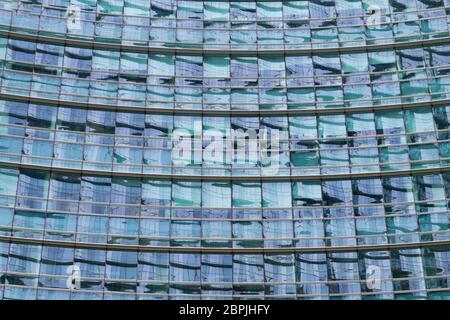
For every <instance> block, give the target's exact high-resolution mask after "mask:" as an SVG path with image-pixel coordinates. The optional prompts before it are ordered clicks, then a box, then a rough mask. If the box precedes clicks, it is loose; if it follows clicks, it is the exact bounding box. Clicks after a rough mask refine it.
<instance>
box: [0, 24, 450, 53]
mask: <svg viewBox="0 0 450 320" xmlns="http://www.w3.org/2000/svg"><path fill="white" fill-rule="evenodd" d="M0 35H1V36H7V37H9V38H12V39H17V40H34V41H39V42H45V43H50V44H63V45H69V46H75V47H84V48H86V47H87V48H98V49H113V50H117V51H132V52H159V53H181V54H191V55H196V54H201V55H208V54H222V55H223V54H239V55H250V56H251V55H280V54H283V55H284V54H313V53H318V54H320V53H333V52H355V51H356V52H358V51H378V50H383V49H404V48H410V47H415V46H426V45H433V44H448V43H449V42H450V36H446V37H442V38H435V39H426V40H423V39H422V40H415V41H404V42H394V43H386V44H375V45H374V44H370V45H365V46H354V47H329V48H307V49H277V50H268V49H260V50H248V49H244V50H233V49H228V50H226V49H220V50H217V49H192V48H180V47H173V48H167V47H157V46H133V45H123V44H113V43H105V42H96V41H84V40H75V39H67V38H57V37H49V36H43V35H39V34H27V33H21V32H14V31H9V30H0ZM378 40H380V41H382V40H383V39H378ZM325 44H326V43H325Z"/></svg>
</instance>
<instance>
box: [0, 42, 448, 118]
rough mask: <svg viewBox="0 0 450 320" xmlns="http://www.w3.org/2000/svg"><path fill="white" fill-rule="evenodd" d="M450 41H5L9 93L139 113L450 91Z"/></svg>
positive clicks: (397, 99) (343, 103)
mask: <svg viewBox="0 0 450 320" xmlns="http://www.w3.org/2000/svg"><path fill="white" fill-rule="evenodd" d="M449 52H450V45H448V44H440V45H434V46H416V47H414V48H405V49H396V50H392V49H391V50H380V51H374V52H351V53H341V54H338V53H322V54H313V55H311V54H303V55H300V54H298V55H292V54H290V55H284V54H274V55H260V56H257V55H254V56H245V55H230V54H228V55H224V54H222V55H217V54H216V55H204V56H200V55H183V54H181V53H178V54H173V53H147V52H131V51H117V50H115V51H114V50H102V49H91V48H77V47H72V46H63V45H57V44H46V43H36V42H30V41H24V40H17V39H7V38H1V37H0V67H2V69H0V78H1V79H0V80H1V82H0V92H1V93H5V94H15V95H21V96H31V97H41V98H49V99H60V100H68V101H77V102H89V103H95V104H104V105H121V106H124V107H130V108H134V109H142V108H145V107H148V108H157V109H168V110H171V109H188V110H311V109H327V108H355V107H369V106H380V105H386V104H389V105H391V104H401V103H414V102H426V101H436V100H442V99H448V98H449V95H450V89H449V86H450V76H449V70H450V67H449V66H450V54H449Z"/></svg>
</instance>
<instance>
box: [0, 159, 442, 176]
mask: <svg viewBox="0 0 450 320" xmlns="http://www.w3.org/2000/svg"><path fill="white" fill-rule="evenodd" d="M0 166H4V167H10V168H17V169H29V170H44V171H46V172H59V173H73V174H86V175H91V176H119V177H145V178H149V179H155V180H184V181H307V180H327V181H328V180H343V179H366V178H382V177H392V176H406V175H418V174H422V175H423V174H436V173H445V172H450V166H446V167H438V168H427V169H409V170H397V171H383V172H367V173H339V174H322V175H321V174H317V175H307V176H300V175H266V176H265V175H258V176H250V175H248V176H245V175H244V176H238V175H235V176H225V175H221V176H215V175H194V174H155V173H137V172H116V171H107V172H102V171H98V170H89V169H72V168H62V167H48V166H40V165H34V164H24V163H15V162H6V161H0ZM193 169H195V168H193Z"/></svg>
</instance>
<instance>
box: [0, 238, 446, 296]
mask: <svg viewBox="0 0 450 320" xmlns="http://www.w3.org/2000/svg"><path fill="white" fill-rule="evenodd" d="M449 255H450V248H449V247H442V248H435V249H431V248H423V249H419V248H411V249H402V250H391V251H368V252H347V253H295V254H294V253H290V254H206V253H202V254H200V253H158V252H156V253H150V252H138V251H132V250H128V251H126V250H118V251H113V250H99V249H73V248H64V247H57V246H47V245H24V244H18V243H11V244H9V243H7V242H3V241H0V279H2V280H4V281H5V283H6V284H7V285H1V284H0V298H1V297H2V296H3V298H4V299H55V298H56V299H168V298H169V299H192V298H197V299H199V298H201V299H263V298H265V299H437V300H447V299H449V283H448V273H449V271H450V265H449V258H450V257H449ZM74 263H75V264H76V265H78V266H79V267H80V273H81V289H80V290H76V291H69V290H67V288H66V286H65V284H66V278H67V274H66V267H67V266H68V265H72V264H74ZM373 265H376V266H378V267H379V268H380V270H381V272H380V275H381V276H380V278H381V286H380V289H378V290H372V289H370V288H369V287H368V285H367V284H366V280H367V279H366V270H367V268H368V267H369V266H373ZM445 274H446V275H447V277H446V276H445Z"/></svg>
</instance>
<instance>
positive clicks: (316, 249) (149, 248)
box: [0, 236, 450, 254]
mask: <svg viewBox="0 0 450 320" xmlns="http://www.w3.org/2000/svg"><path fill="white" fill-rule="evenodd" d="M0 241H8V242H14V243H21V244H37V245H51V246H61V247H72V248H83V249H104V250H105V249H106V250H131V251H139V252H177V253H183V252H185V253H249V254H251V253H253V254H254V253H268V254H270V253H274V254H276V253H297V252H298V253H323V252H327V253H328V252H329V253H339V252H355V251H358V252H367V251H385V250H402V249H415V248H430V247H443V246H449V245H450V240H439V241H429V242H408V243H393V244H381V245H362V246H340V247H339V246H334V247H292V248H213V247H211V248H205V247H157V246H140V245H121V244H106V243H105V244H103V243H89V242H71V241H62V240H44V239H33V238H21V237H13V236H0Z"/></svg>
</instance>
